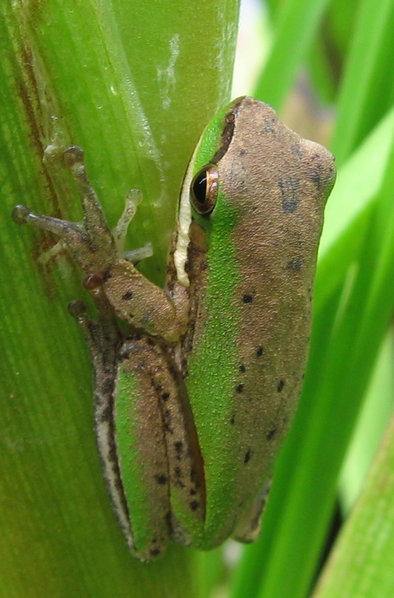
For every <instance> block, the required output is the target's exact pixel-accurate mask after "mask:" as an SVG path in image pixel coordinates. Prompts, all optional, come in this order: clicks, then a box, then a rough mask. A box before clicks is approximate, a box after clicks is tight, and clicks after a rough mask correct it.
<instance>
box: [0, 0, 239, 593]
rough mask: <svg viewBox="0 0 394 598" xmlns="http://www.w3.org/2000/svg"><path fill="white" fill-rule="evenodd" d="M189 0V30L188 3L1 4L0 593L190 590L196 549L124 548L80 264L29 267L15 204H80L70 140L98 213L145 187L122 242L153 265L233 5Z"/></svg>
mask: <svg viewBox="0 0 394 598" xmlns="http://www.w3.org/2000/svg"><path fill="white" fill-rule="evenodd" d="M200 10H201V12H200V13H199V19H198V30H197V29H196V19H195V3H192V2H186V3H184V5H183V7H182V10H181V11H180V10H179V6H178V5H177V4H176V3H173V2H170V1H165V2H152V3H140V2H136V1H133V2H130V1H127V2H124V1H120V0H119V1H117V2H113V3H112V2H96V1H88V2H84V3H79V4H77V3H75V2H71V3H68V4H67V8H65V5H64V3H63V2H59V1H57V0H51V2H48V3H46V4H45V6H43V5H41V4H40V3H38V4H37V3H33V4H32V3H26V2H8V1H7V2H3V3H2V5H1V8H0V16H1V18H0V45H1V56H2V60H1V61H0V109H1V115H2V118H1V122H0V143H1V147H2V155H1V159H0V176H1V181H2V202H1V212H2V214H1V219H0V227H1V239H2V251H3V259H2V260H1V268H2V275H1V279H2V281H3V282H2V293H1V300H0V315H1V322H0V327H1V328H0V330H1V345H2V347H3V359H2V365H1V380H2V398H3V409H2V417H1V421H0V436H1V439H2V452H1V454H2V457H1V460H0V470H1V471H0V479H1V484H0V522H1V529H2V535H1V540H0V560H1V563H2V566H1V568H0V596H4V597H6V598H10V597H11V598H12V597H14V596H15V597H17V598H19V597H20V596H32V597H36V596H38V595H39V596H51V597H52V596H65V597H66V596H67V597H68V596H92V597H93V596H94V598H105V597H106V596H119V597H121V596H122V597H125V598H126V597H127V596H133V598H138V596H144V597H146V596H150V595H155V596H157V595H161V596H171V597H175V596H197V595H198V590H199V587H198V581H197V579H196V578H197V574H198V566H197V564H196V563H195V562H194V553H193V551H191V550H186V549H180V548H175V547H174V548H172V549H170V550H169V551H168V555H167V556H166V557H164V558H163V559H162V560H161V562H158V563H157V564H153V565H141V564H140V563H138V562H137V561H136V560H135V559H133V558H132V557H131V555H130V554H129V552H128V550H127V547H126V545H125V542H124V539H123V538H122V536H121V533H120V531H119V529H118V527H117V524H116V521H115V518H114V515H113V513H112V510H111V507H110V503H109V499H108V495H107V492H106V489H105V485H104V482H103V479H102V476H101V471H100V464H99V460H98V456H97V451H96V446H95V439H94V432H93V409H92V381H91V366H90V363H89V359H88V355H87V350H86V347H85V346H84V343H83V340H82V338H81V336H80V334H79V331H78V329H77V326H76V324H75V322H74V321H73V320H72V318H71V317H70V316H69V315H68V313H67V303H68V302H69V301H70V300H72V299H75V298H81V297H82V296H83V291H82V285H81V283H80V274H79V273H77V272H76V270H75V268H74V267H73V266H72V265H71V263H70V260H69V259H68V258H66V257H63V258H62V259H60V261H59V262H58V263H57V264H56V265H54V264H53V263H50V264H48V265H47V266H44V265H43V264H42V263H41V265H40V264H39V260H38V258H39V256H40V254H41V253H42V251H43V250H44V249H48V248H49V247H51V246H52V245H53V244H54V242H55V240H54V239H52V238H50V236H48V235H46V236H44V235H40V234H38V233H37V232H35V231H32V230H29V228H28V227H24V228H22V227H20V226H17V225H16V224H15V223H14V222H13V221H12V220H11V211H12V208H13V206H14V205H15V204H16V203H25V204H27V205H29V206H31V207H32V208H34V209H35V210H37V211H40V212H42V213H46V214H51V215H58V216H61V215H62V216H63V217H68V218H72V219H78V218H80V214H81V210H80V200H79V198H78V196H77V194H76V192H75V188H74V186H73V184H72V182H71V181H70V177H69V175H68V173H67V172H66V171H65V169H64V167H63V165H62V163H61V159H60V156H61V152H62V149H64V147H66V146H67V145H69V144H70V143H78V144H80V145H82V146H83V147H84V150H85V155H86V162H87V168H88V171H89V174H90V176H91V178H92V180H93V182H94V185H95V187H96V189H97V191H98V193H99V196H100V198H101V199H102V201H103V204H104V208H105V211H106V213H107V215H108V217H109V220H110V223H111V225H112V224H114V223H115V221H116V218H117V216H118V215H119V214H120V212H121V209H122V207H123V202H124V198H125V195H126V193H127V191H128V189H129V188H130V187H133V186H135V187H139V188H142V189H143V192H144V202H143V204H142V205H141V209H140V210H139V213H138V216H137V217H136V219H135V222H133V225H132V229H131V236H132V239H131V240H130V246H134V247H135V246H140V245H141V244H143V243H145V242H147V241H152V242H153V243H154V247H155V257H154V258H153V259H151V260H147V263H146V264H144V267H145V269H146V270H147V271H149V272H150V274H151V276H152V277H153V278H155V280H162V279H163V267H164V264H165V252H164V251H162V249H163V248H167V243H168V239H169V236H170V231H171V227H172V224H173V222H174V217H175V204H176V199H177V194H178V189H179V186H180V183H181V181H182V177H183V172H184V169H185V167H186V165H187V161H188V157H189V155H190V154H191V152H192V149H193V145H194V143H195V141H196V140H197V138H198V136H199V134H200V133H201V130H202V129H203V127H204V126H205V124H206V121H207V120H208V119H209V117H210V116H211V115H212V114H213V113H214V112H215V111H216V109H217V107H218V106H219V105H220V106H221V105H223V104H224V103H225V102H227V101H228V99H229V97H228V96H229V90H230V87H231V68H232V67H231V65H232V59H233V51H234V44H235V34H236V22H237V15H238V2H236V1H223V2H220V3H215V5H213V3H210V2H208V1H205V2H201V3H200ZM219 14H220V19H219V18H218V15H219ZM126 38H127V39H126ZM125 40H126V41H127V43H126V41H125ZM131 48H132V50H133V51H132V52H131ZM202 65H203V67H202ZM206 65H208V67H207V66H206ZM193 567H194V569H195V570H194V571H193Z"/></svg>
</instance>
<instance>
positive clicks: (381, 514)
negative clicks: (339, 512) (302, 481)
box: [313, 418, 394, 598]
mask: <svg viewBox="0 0 394 598" xmlns="http://www.w3.org/2000/svg"><path fill="white" fill-rule="evenodd" d="M393 496H394V418H392V419H391V422H390V425H389V427H388V430H387V433H386V435H385V438H384V440H383V442H382V445H381V447H380V449H379V452H378V454H377V455H376V458H375V460H374V463H373V466H372V469H371V472H370V474H369V476H368V478H367V482H366V485H365V488H364V491H363V493H362V495H361V496H360V498H359V500H358V502H357V504H356V506H355V508H354V510H353V512H352V514H351V516H350V517H349V519H348V521H347V522H346V525H345V526H344V528H343V530H342V531H341V534H340V536H339V538H338V541H337V543H336V546H335V548H334V550H333V552H332V554H331V557H330V559H329V561H328V563H327V565H326V567H325V570H324V571H323V575H322V577H321V580H320V582H319V584H318V586H317V589H316V591H315V592H314V594H313V598H331V597H332V596H336V597H337V598H353V597H354V596H368V598H381V596H390V595H391V594H392V591H393V587H394V501H393Z"/></svg>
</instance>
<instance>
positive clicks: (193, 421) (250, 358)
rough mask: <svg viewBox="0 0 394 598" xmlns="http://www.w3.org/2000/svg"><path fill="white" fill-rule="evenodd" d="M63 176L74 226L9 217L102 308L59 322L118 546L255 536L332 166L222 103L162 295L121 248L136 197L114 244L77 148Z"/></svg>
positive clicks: (299, 345) (199, 545) (183, 198)
mask: <svg viewBox="0 0 394 598" xmlns="http://www.w3.org/2000/svg"><path fill="white" fill-rule="evenodd" d="M64 163H65V165H66V167H67V168H68V169H69V170H70V173H71V176H72V177H73V179H74V181H75V184H76V186H77V188H78V190H79V194H80V196H81V201H82V210H83V220H82V222H80V223H74V222H69V221H65V220H61V219H57V218H53V217H49V216H45V215H40V214H36V213H34V212H32V211H31V210H30V209H29V208H27V207H25V206H21V205H19V206H16V207H15V208H14V212H13V217H14V220H15V221H16V222H17V223H19V224H29V225H32V226H35V227H37V228H39V229H43V230H46V231H50V232H52V233H53V234H54V235H56V236H57V237H58V238H59V240H60V245H61V247H62V248H66V249H67V250H68V252H69V253H70V255H71V257H72V259H73V260H74V261H75V262H76V263H77V265H78V266H79V267H80V269H81V270H82V273H83V285H84V286H85V288H86V289H87V290H88V292H89V294H90V296H91V297H92V300H93V303H94V305H95V307H96V310H97V317H96V318H91V317H90V316H89V315H88V313H87V308H86V305H85V304H84V303H83V302H81V301H78V300H77V301H74V302H72V304H70V306H69V309H70V312H71V314H72V315H73V316H74V318H75V319H76V320H77V322H78V324H79V326H80V328H81V330H82V333H83V335H84V337H85V339H86V342H87V345H88V348H89V350H90V354H91V359H92V364H93V373H94V406H95V407H94V411H95V417H94V419H95V430H96V438H97V446H98V452H99V455H100V459H101V464H102V470H103V475H104V479H105V481H106V485H107V487H108V491H109V496H110V499H111V502H112V506H113V509H114V511H115V514H116V516H117V520H118V523H119V526H120V529H121V530H122V532H123V535H124V537H125V539H126V541H127V544H128V546H129V547H130V549H131V551H132V553H133V555H134V556H136V557H137V558H138V559H140V560H141V561H143V562H151V561H154V560H155V559H157V558H158V557H159V556H160V555H162V554H163V552H164V551H165V549H166V546H167V544H168V543H169V541H174V542H176V543H178V544H181V545H183V546H190V547H193V548H196V549H200V550H210V549H212V548H215V547H217V546H219V545H220V544H222V543H223V542H224V541H225V540H226V539H227V538H229V537H232V538H235V539H236V540H238V541H240V542H252V541H254V540H256V538H257V537H258V536H259V533H260V528H261V518H262V513H263V510H264V505H265V503H266V500H267V496H268V492H269V487H270V482H271V478H272V475H273V467H274V462H275V458H276V456H277V454H278V452H279V450H280V447H281V445H282V443H283V440H284V438H285V436H286V433H287V432H288V430H289V427H290V422H291V420H292V417H293V415H294V413H295V409H296V406H297V402H298V399H299V396H300V392H301V388H302V380H303V376H304V371H305V367H306V361H307V354H308V345H309V338H310V330H311V314H312V297H313V282H314V276H315V268H316V259H317V251H318V245H319V238H320V235H321V230H322V226H323V215H324V207H325V203H326V200H327V198H328V196H329V194H330V192H331V189H332V187H333V184H334V181H335V175H336V171H335V163H334V158H333V156H332V155H331V153H330V152H329V151H328V150H326V149H325V148H324V147H323V146H321V145H320V144H318V143H316V142H313V141H310V140H305V139H303V138H301V137H300V136H299V135H298V134H297V133H295V132H294V131H292V130H291V129H290V128H289V127H287V126H286V125H285V124H284V123H283V122H282V121H281V120H280V118H279V117H278V115H277V114H276V112H275V111H274V110H273V108H271V107H270V106H269V105H267V104H265V103H264V102H261V101H258V100H255V99H253V98H251V97H247V96H246V97H241V98H238V99H236V100H234V101H233V102H231V104H229V105H227V106H225V107H224V108H223V109H222V110H220V111H219V112H218V114H217V115H216V116H215V117H214V118H213V119H212V120H211V122H210V123H209V124H208V126H207V127H206V128H205V130H204V131H203V133H202V135H201V138H200V140H199V142H198V144H197V146H196V148H195V150H194V152H193V155H192V157H191V159H190V162H189V165H188V168H187V170H186V173H185V177H184V180H183V185H182V189H181V192H180V197H179V204H178V211H177V224H176V227H175V231H174V234H173V238H172V242H171V246H170V249H169V253H168V260H167V279H166V283H165V286H164V287H163V288H161V287H160V286H158V285H156V284H154V283H153V282H152V281H150V280H149V279H148V278H147V277H145V276H144V275H143V274H141V273H140V272H139V270H138V268H137V262H138V261H139V259H140V257H141V255H143V253H139V252H138V251H137V252H136V253H135V254H133V255H131V254H129V253H127V252H126V253H125V252H124V243H125V238H126V234H127V230H128V226H129V223H130V221H131V220H132V217H133V215H134V213H135V210H136V208H137V205H138V203H139V202H140V201H141V200H142V197H141V194H140V193H139V192H138V190H132V191H131V192H130V193H129V195H128V197H127V200H126V206H125V210H124V212H123V214H122V216H121V218H120V220H119V222H118V224H117V226H116V227H115V229H114V230H112V231H111V229H110V228H109V225H108V223H107V220H106V218H105V215H104V212H103V209H102V207H101V204H100V202H99V199H98V197H97V194H96V192H95V190H94V188H93V186H92V184H91V182H90V180H89V178H88V175H87V173H86V168H85V165H84V157H83V151H82V149H81V148H80V147H79V146H71V147H69V148H67V149H66V150H65V152H64ZM120 322H123V323H126V325H120Z"/></svg>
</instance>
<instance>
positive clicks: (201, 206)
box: [190, 164, 218, 214]
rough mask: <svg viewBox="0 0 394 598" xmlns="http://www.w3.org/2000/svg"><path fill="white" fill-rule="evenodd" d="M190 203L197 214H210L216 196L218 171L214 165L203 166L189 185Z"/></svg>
mask: <svg viewBox="0 0 394 598" xmlns="http://www.w3.org/2000/svg"><path fill="white" fill-rule="evenodd" d="M190 196H191V202H192V205H193V207H194V209H195V210H196V212H198V213H199V214H210V213H211V212H212V210H213V208H214V207H215V205H216V200H217V196H218V171H217V168H216V166H215V165H213V164H212V165H209V166H204V168H202V169H201V170H200V171H199V172H198V173H197V174H196V175H195V177H194V179H193V180H192V184H191V185H190Z"/></svg>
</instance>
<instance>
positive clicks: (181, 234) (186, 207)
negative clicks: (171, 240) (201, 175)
mask: <svg viewBox="0 0 394 598" xmlns="http://www.w3.org/2000/svg"><path fill="white" fill-rule="evenodd" d="M202 138H203V135H202V136H201V137H200V140H199V142H198V144H197V146H196V149H195V150H194V152H193V155H192V157H191V158H190V162H189V166H188V167H187V171H186V174H185V178H184V179H183V183H182V189H181V194H180V197H179V206H178V228H177V238H176V242H175V251H174V265H175V269H176V274H177V279H178V282H180V284H182V285H183V286H185V287H188V286H189V277H188V275H187V272H186V270H185V266H186V261H187V250H188V247H189V241H190V238H189V228H190V224H191V221H192V213H191V205H190V185H191V182H192V180H193V174H194V172H193V171H194V164H195V162H196V156H197V153H198V150H199V149H200V145H201V140H202Z"/></svg>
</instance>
